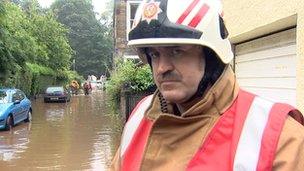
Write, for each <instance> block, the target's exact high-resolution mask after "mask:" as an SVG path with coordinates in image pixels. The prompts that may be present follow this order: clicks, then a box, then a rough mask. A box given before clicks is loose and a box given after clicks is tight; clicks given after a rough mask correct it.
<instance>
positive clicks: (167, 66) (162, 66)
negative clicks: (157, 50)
mask: <svg viewBox="0 0 304 171" xmlns="http://www.w3.org/2000/svg"><path fill="white" fill-rule="evenodd" d="M173 69H174V65H173V61H172V60H171V58H170V56H168V55H162V56H160V57H159V63H158V68H157V71H158V73H159V74H163V73H166V72H168V71H172V70H173Z"/></svg>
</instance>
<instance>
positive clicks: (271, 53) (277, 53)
mask: <svg viewBox="0 0 304 171" xmlns="http://www.w3.org/2000/svg"><path fill="white" fill-rule="evenodd" d="M295 51H296V45H295V44H291V45H286V46H284V47H277V48H272V49H265V50H262V51H257V52H251V53H247V54H243V55H238V58H237V59H236V61H235V62H236V63H242V62H248V61H255V60H262V59H268V58H276V57H282V56H293V55H294V54H295Z"/></svg>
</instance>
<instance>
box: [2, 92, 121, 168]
mask: <svg viewBox="0 0 304 171" xmlns="http://www.w3.org/2000/svg"><path fill="white" fill-rule="evenodd" d="M32 103H33V122H32V123H31V124H25V123H22V124H20V125H18V126H16V127H14V129H13V131H12V132H0V170H106V168H108V166H109V165H110V162H111V159H112V157H113V155H114V153H115V150H116V149H117V146H118V144H119V141H120V135H121V129H122V119H121V118H120V117H113V116H112V115H109V113H110V111H109V110H108V109H107V107H106V96H105V94H104V93H103V92H95V93H93V94H92V95H91V96H74V97H72V99H71V102H70V103H43V101H42V99H38V100H35V101H33V102H32Z"/></svg>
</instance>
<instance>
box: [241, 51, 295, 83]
mask: <svg viewBox="0 0 304 171" xmlns="http://www.w3.org/2000/svg"><path fill="white" fill-rule="evenodd" d="M294 59H295V57H294V55H292V56H283V57H280V58H269V59H263V60H256V61H250V62H242V63H236V64H235V69H236V71H237V72H236V74H237V77H240V78H244V77H287V76H288V77H291V76H292V77H295V76H296V70H295V65H296V62H295V60H294Z"/></svg>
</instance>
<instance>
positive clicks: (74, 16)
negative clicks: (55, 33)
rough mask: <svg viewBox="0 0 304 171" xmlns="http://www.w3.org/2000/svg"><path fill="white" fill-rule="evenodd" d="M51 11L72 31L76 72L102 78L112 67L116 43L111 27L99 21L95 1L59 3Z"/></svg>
mask: <svg viewBox="0 0 304 171" xmlns="http://www.w3.org/2000/svg"><path fill="white" fill-rule="evenodd" d="M51 9H52V10H53V12H54V13H55V15H56V17H57V20H58V21H59V22H60V23H63V24H64V25H65V26H66V27H67V28H68V29H69V30H70V32H69V42H70V44H71V47H72V49H73V50H74V51H75V61H76V71H77V72H78V73H80V74H81V75H82V76H84V77H86V76H87V75H92V74H93V75H96V76H99V75H101V74H104V73H106V72H107V67H109V66H111V61H112V51H113V43H112V42H113V41H112V38H109V33H108V29H109V28H108V27H106V25H102V24H101V23H100V22H99V21H98V20H97V19H96V18H95V13H94V11H93V6H92V2H91V0H56V1H55V2H54V3H53V4H52V6H51Z"/></svg>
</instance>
